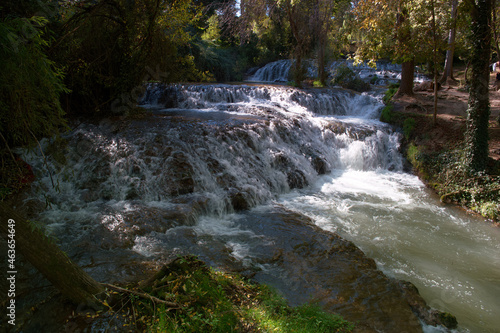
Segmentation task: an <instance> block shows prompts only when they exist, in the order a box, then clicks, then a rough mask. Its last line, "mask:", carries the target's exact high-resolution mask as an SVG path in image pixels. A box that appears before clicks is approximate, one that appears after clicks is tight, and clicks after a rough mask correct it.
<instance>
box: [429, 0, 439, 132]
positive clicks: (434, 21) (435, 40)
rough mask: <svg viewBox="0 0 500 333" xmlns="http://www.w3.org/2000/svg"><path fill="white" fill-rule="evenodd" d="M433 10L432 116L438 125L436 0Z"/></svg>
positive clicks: (432, 3)
mask: <svg viewBox="0 0 500 333" xmlns="http://www.w3.org/2000/svg"><path fill="white" fill-rule="evenodd" d="M431 11H432V40H433V47H432V57H433V59H432V60H433V65H434V66H433V78H434V116H433V118H432V124H433V125H434V126H436V123H437V102H438V72H437V52H438V50H437V31H436V30H437V28H436V11H435V3H434V0H432V1H431Z"/></svg>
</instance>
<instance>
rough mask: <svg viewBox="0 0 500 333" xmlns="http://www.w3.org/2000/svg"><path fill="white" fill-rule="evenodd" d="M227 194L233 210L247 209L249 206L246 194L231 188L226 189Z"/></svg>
mask: <svg viewBox="0 0 500 333" xmlns="http://www.w3.org/2000/svg"><path fill="white" fill-rule="evenodd" d="M228 196H229V198H230V200H231V205H232V206H233V209H234V210H235V211H241V210H247V209H249V208H250V203H249V202H248V198H247V196H248V195H247V194H246V193H244V192H241V191H238V190H237V189H235V188H232V189H230V190H229V191H228Z"/></svg>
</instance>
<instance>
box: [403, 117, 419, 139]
mask: <svg viewBox="0 0 500 333" xmlns="http://www.w3.org/2000/svg"><path fill="white" fill-rule="evenodd" d="M415 123H416V122H415V119H414V118H406V119H405V121H404V122H403V133H404V135H405V138H406V140H409V139H410V136H411V133H412V131H413V129H414V128H415Z"/></svg>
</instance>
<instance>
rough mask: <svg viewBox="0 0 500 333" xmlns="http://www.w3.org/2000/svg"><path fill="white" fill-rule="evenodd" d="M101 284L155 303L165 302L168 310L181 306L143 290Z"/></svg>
mask: <svg viewBox="0 0 500 333" xmlns="http://www.w3.org/2000/svg"><path fill="white" fill-rule="evenodd" d="M101 284H102V285H103V286H104V287H106V288H108V289H112V290H115V291H118V292H120V293H127V294H132V295H135V296H139V297H141V298H144V299H149V300H151V301H153V302H155V303H160V304H165V305H166V306H168V307H170V308H169V309H167V311H170V310H173V309H179V308H180V307H181V306H180V305H179V304H177V303H174V302H169V301H165V300H162V299H159V298H158V297H155V296H151V295H149V294H147V293H143V292H140V291H135V290H129V289H125V288H121V287H118V286H114V285H112V284H108V283H101Z"/></svg>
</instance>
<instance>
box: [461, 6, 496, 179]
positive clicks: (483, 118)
mask: <svg viewBox="0 0 500 333" xmlns="http://www.w3.org/2000/svg"><path fill="white" fill-rule="evenodd" d="M467 5H468V7H469V8H468V9H469V11H468V12H469V15H470V19H471V26H470V31H469V34H468V36H467V37H468V42H469V43H470V62H471V67H472V68H471V77H470V88H469V101H468V108H467V129H466V133H465V142H466V145H465V163H466V166H467V170H468V171H469V172H470V173H472V174H473V173H477V172H481V171H484V170H486V165H487V162H488V153H489V151H488V121H489V116H490V104H489V89H488V87H489V75H490V72H489V61H490V47H491V29H490V22H491V0H467Z"/></svg>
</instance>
